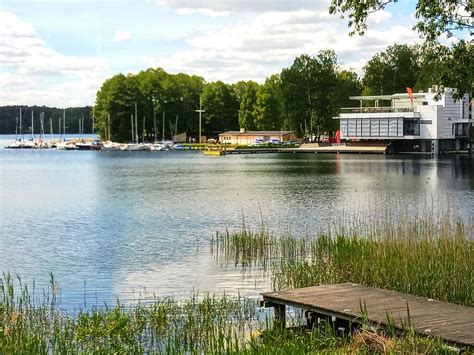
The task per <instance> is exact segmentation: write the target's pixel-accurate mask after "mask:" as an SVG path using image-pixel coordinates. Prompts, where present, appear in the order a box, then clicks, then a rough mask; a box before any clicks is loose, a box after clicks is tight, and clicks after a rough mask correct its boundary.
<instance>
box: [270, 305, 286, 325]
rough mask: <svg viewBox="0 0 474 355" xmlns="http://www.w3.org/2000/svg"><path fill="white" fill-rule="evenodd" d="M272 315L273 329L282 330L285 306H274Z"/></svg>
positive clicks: (284, 319)
mask: <svg viewBox="0 0 474 355" xmlns="http://www.w3.org/2000/svg"><path fill="white" fill-rule="evenodd" d="M273 311H274V312H275V313H274V317H275V319H274V324H275V329H278V330H283V329H285V328H286V306H285V305H281V304H278V305H275V306H274V307H273Z"/></svg>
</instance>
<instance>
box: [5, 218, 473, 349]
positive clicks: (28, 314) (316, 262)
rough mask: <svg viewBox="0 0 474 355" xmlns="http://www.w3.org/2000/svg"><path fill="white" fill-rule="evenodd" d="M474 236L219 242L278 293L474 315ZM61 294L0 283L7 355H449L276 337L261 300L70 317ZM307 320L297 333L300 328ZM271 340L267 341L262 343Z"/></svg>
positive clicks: (412, 228) (336, 235) (330, 235)
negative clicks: (365, 289)
mask: <svg viewBox="0 0 474 355" xmlns="http://www.w3.org/2000/svg"><path fill="white" fill-rule="evenodd" d="M470 233H471V230H470V228H468V227H466V225H465V224H463V223H462V222H461V221H458V220H456V219H455V218H452V217H451V216H449V215H447V216H445V217H444V218H440V219H435V218H425V219H419V218H403V217H401V218H399V219H398V220H397V221H393V220H390V219H385V220H383V222H367V223H362V224H357V225H355V226H351V227H350V228H347V227H346V226H341V227H338V228H335V229H334V228H333V229H331V230H328V232H327V233H326V234H323V235H318V236H312V237H311V236H307V237H303V238H297V237H292V236H280V237H276V236H273V235H271V234H269V233H268V232H266V231H260V232H258V233H254V232H251V231H248V230H244V231H241V232H239V233H235V234H231V233H224V234H220V235H217V236H215V237H214V238H213V239H212V243H211V245H212V248H211V251H212V253H213V254H214V256H215V258H216V259H218V260H219V261H220V262H221V263H222V262H223V261H227V262H228V263H231V264H232V265H235V266H237V267H240V268H242V269H247V268H260V269H263V270H265V271H266V272H267V274H268V277H269V278H270V279H271V280H272V284H273V286H274V288H275V289H283V288H293V287H303V286H309V285H317V284H322V283H338V282H348V281H352V282H357V283H361V284H365V285H368V286H377V287H383V288H388V289H392V290H398V291H402V292H409V293H412V294H416V295H422V296H425V297H430V298H435V299H439V300H443V301H448V302H454V303H459V304H463V305H467V306H474V300H473V295H474V276H473V275H474V245H473V240H472V239H470V236H471V234H470ZM58 290H59V287H58V285H57V284H56V281H55V280H54V278H52V277H51V282H50V287H49V289H48V290H45V291H44V294H42V295H41V296H40V297H38V296H37V295H36V294H35V293H34V292H33V297H32V295H31V293H30V291H29V290H28V287H27V286H25V285H23V284H22V283H21V280H20V279H18V278H12V277H11V276H10V275H8V274H5V275H3V277H2V278H1V281H0V353H2V354H3V353H25V354H35V353H40V354H47V353H172V354H182V353H191V354H197V353H218V354H223V353H233V354H237V353H242V354H303V353H341V352H342V353H373V352H392V353H399V352H401V353H438V352H441V353H448V352H450V351H451V350H450V349H449V348H447V347H446V346H444V345H443V344H442V343H441V342H440V341H439V340H437V339H433V338H423V337H419V336H417V335H415V334H414V333H413V332H411V331H410V329H407V331H406V333H405V334H403V336H399V335H396V334H395V333H391V332H389V331H385V332H382V331H374V330H370V329H369V328H364V327H363V328H362V329H358V330H356V331H355V332H354V333H352V334H345V335H344V336H341V334H338V333H336V332H335V330H334V329H333V328H332V326H331V324H327V323H321V324H320V325H318V326H317V327H316V328H315V329H313V330H312V331H310V332H308V331H301V330H289V329H287V330H284V331H281V330H280V329H272V321H271V313H269V312H268V311H266V310H262V309H260V308H259V307H258V306H257V302H256V300H254V299H248V298H241V297H237V298H230V297H225V296H211V295H196V296H195V297H192V298H190V299H187V300H174V299H155V300H154V301H152V302H147V303H139V304H135V305H133V306H127V305H123V304H120V303H117V304H116V305H114V306H109V307H103V308H100V309H90V310H84V311H82V312H80V313H79V314H78V315H74V316H73V315H70V314H66V313H64V312H62V311H61V310H60V309H59V308H58V306H57V303H56V300H57V298H58V296H59V295H58V292H59V291H58ZM302 322H303V320H302V319H301V314H300V313H294V314H289V315H288V323H287V325H288V326H296V325H301V324H302ZM262 332H264V333H265V335H264V336H263V337H262V336H261V334H262Z"/></svg>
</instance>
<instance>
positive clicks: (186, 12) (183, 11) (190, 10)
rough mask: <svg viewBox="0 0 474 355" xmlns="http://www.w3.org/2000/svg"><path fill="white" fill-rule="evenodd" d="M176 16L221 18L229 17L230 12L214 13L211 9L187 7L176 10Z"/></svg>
mask: <svg viewBox="0 0 474 355" xmlns="http://www.w3.org/2000/svg"><path fill="white" fill-rule="evenodd" d="M177 11H178V15H192V14H195V13H197V14H200V15H203V16H208V17H221V16H229V14H230V12H228V11H214V10H212V9H206V8H204V9H194V8H189V7H180V8H178V9H177Z"/></svg>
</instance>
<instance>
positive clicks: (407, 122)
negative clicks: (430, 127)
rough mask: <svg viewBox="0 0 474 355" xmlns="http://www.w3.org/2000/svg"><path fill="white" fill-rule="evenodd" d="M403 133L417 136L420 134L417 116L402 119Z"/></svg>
mask: <svg viewBox="0 0 474 355" xmlns="http://www.w3.org/2000/svg"><path fill="white" fill-rule="evenodd" d="M403 135H404V136H419V135H420V120H419V119H418V118H405V119H404V120H403Z"/></svg>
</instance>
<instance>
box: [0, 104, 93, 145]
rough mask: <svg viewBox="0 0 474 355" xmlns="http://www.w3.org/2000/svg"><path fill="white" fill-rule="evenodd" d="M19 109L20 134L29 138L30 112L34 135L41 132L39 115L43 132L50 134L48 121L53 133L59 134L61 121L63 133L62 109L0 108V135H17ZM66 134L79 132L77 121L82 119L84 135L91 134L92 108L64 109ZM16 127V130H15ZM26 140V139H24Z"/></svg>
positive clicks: (34, 107) (32, 107)
mask: <svg viewBox="0 0 474 355" xmlns="http://www.w3.org/2000/svg"><path fill="white" fill-rule="evenodd" d="M20 108H21V111H22V133H23V134H24V135H25V136H27V137H29V134H30V133H31V112H33V118H34V119H33V124H34V130H33V131H34V133H35V135H36V134H39V133H40V130H41V121H40V115H41V114H42V113H43V114H44V124H43V126H44V131H45V133H46V134H49V133H50V120H51V123H52V128H53V133H54V134H59V120H61V131H63V122H62V120H63V114H64V109H60V108H56V107H46V106H0V134H14V133H15V130H16V131H17V132H18V133H19V126H20ZM65 110H66V134H72V133H78V132H79V120H82V119H84V123H83V129H84V133H86V134H88V133H92V107H91V106H85V107H71V108H66V109H65ZM15 126H16V128H15ZM25 138H26V137H25Z"/></svg>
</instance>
